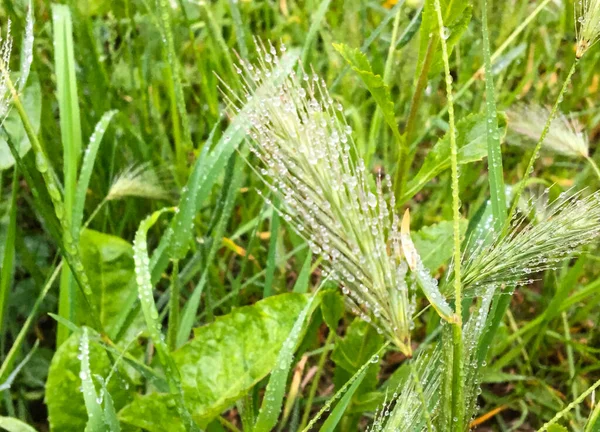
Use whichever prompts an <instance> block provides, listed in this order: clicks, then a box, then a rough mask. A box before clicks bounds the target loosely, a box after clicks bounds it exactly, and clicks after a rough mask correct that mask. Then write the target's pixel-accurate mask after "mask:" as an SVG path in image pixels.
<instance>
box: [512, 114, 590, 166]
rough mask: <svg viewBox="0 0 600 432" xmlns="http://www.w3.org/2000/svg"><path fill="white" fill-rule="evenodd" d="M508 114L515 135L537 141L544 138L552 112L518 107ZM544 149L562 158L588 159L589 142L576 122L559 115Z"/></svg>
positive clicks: (548, 135) (551, 128)
mask: <svg viewBox="0 0 600 432" xmlns="http://www.w3.org/2000/svg"><path fill="white" fill-rule="evenodd" d="M507 115H508V125H509V127H510V128H511V129H512V130H513V131H514V132H516V133H518V134H520V135H524V136H526V137H527V138H530V139H532V140H537V139H538V138H539V137H540V136H541V135H542V132H543V130H544V123H545V122H546V119H547V118H548V117H549V116H550V110H549V109H548V108H545V107H542V106H539V105H525V104H519V105H517V106H515V107H513V108H511V109H510V110H508V112H507ZM542 148H545V149H546V150H548V151H551V152H554V153H558V154H560V155H563V156H568V157H576V158H581V157H584V158H586V157H587V156H588V154H589V141H588V137H587V135H586V134H585V132H583V126H582V125H581V124H580V123H579V122H578V121H577V120H575V119H572V118H569V117H567V116H566V115H564V114H562V113H560V112H559V113H557V115H556V117H555V118H554V119H553V120H552V123H551V124H550V128H549V130H548V134H547V135H546V138H545V139H544V142H543V143H542Z"/></svg>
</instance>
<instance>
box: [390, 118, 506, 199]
mask: <svg viewBox="0 0 600 432" xmlns="http://www.w3.org/2000/svg"><path fill="white" fill-rule="evenodd" d="M499 120H500V121H501V123H500V126H499V128H498V134H500V135H503V134H504V133H505V131H506V121H505V120H504V117H501V118H499ZM486 131H487V119H486V115H485V113H477V114H469V115H468V116H467V117H465V118H463V119H461V120H460V121H459V122H458V123H457V124H456V145H457V146H458V163H459V165H464V164H467V163H471V162H476V161H479V160H482V159H483V158H484V157H486V156H487V140H486V133H487V132H486ZM448 168H450V136H449V134H446V135H444V137H443V138H442V139H441V140H439V141H438V142H437V143H436V144H435V146H433V148H432V149H431V150H430V151H429V152H428V153H427V156H426V157H425V160H424V161H423V164H422V165H421V168H420V169H419V172H418V173H417V174H416V175H415V176H414V177H413V179H412V180H411V181H409V182H408V185H407V188H406V192H405V194H404V196H403V197H402V200H401V201H403V202H404V201H406V200H408V199H410V198H411V197H412V196H413V195H414V194H416V193H417V192H418V191H420V190H421V189H422V188H423V186H425V185H426V184H427V182H429V181H430V180H431V179H432V178H434V177H435V176H437V175H438V174H440V173H441V172H442V171H444V170H447V169H448Z"/></svg>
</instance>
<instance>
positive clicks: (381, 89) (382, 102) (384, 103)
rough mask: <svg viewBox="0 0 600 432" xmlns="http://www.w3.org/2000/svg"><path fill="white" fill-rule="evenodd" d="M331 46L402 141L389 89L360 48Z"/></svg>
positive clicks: (340, 45) (342, 45) (397, 137)
mask: <svg viewBox="0 0 600 432" xmlns="http://www.w3.org/2000/svg"><path fill="white" fill-rule="evenodd" d="M333 47H334V48H335V49H336V50H337V52H339V53H340V54H341V55H342V57H344V60H346V62H348V64H349V65H350V66H351V67H352V70H354V71H355V72H356V73H357V74H358V76H359V77H360V78H361V80H362V82H363V83H364V84H365V86H366V87H367V89H368V90H369V93H371V96H373V99H375V102H377V105H378V106H379V108H380V109H381V112H382V114H383V118H384V119H385V122H386V123H387V124H388V126H389V127H390V129H391V130H392V133H393V134H394V137H396V139H397V140H398V143H401V142H402V141H403V138H402V136H401V135H400V132H399V131H398V125H397V124H396V115H395V114H394V103H393V102H392V97H391V95H390V89H389V88H388V86H387V85H386V84H385V82H384V81H383V78H382V77H381V75H377V74H375V73H373V69H372V68H371V64H370V63H369V60H368V59H367V56H365V55H364V54H363V53H362V52H360V50H358V49H353V48H350V47H349V46H347V45H344V44H333Z"/></svg>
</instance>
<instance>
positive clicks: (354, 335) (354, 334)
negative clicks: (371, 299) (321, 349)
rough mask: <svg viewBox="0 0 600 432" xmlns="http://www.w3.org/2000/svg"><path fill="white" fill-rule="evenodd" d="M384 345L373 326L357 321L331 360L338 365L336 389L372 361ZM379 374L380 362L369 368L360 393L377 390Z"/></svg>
mask: <svg viewBox="0 0 600 432" xmlns="http://www.w3.org/2000/svg"><path fill="white" fill-rule="evenodd" d="M382 344H383V336H382V335H380V334H378V333H377V331H376V330H375V328H373V326H372V325H370V324H368V323H366V322H364V321H363V320H361V319H359V318H357V319H355V320H354V321H353V322H352V324H350V326H349V327H348V328H347V330H346V335H345V336H344V337H343V338H342V339H340V340H339V341H338V342H337V343H336V345H335V348H334V349H333V352H332V353H331V360H333V362H334V363H335V364H336V368H335V376H334V382H335V385H336V387H338V388H340V387H341V386H342V385H343V384H344V383H345V382H347V381H348V379H349V378H350V377H351V376H352V375H353V374H355V373H356V372H357V371H358V370H359V369H360V368H361V367H362V366H363V365H364V364H366V363H367V362H369V361H371V360H372V357H373V355H375V354H376V353H377V352H378V351H379V349H380V348H381V345H382ZM378 373H379V362H376V363H373V364H370V365H369V366H368V368H367V369H366V372H365V378H364V380H363V382H362V384H361V385H360V389H359V393H364V392H365V391H372V390H374V389H375V386H376V385H377V374H378Z"/></svg>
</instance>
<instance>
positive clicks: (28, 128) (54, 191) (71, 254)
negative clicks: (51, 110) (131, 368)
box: [0, 62, 104, 334]
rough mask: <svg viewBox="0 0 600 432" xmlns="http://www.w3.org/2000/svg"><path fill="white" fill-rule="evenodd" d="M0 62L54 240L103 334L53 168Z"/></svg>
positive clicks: (99, 330)
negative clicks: (50, 215)
mask: <svg viewBox="0 0 600 432" xmlns="http://www.w3.org/2000/svg"><path fill="white" fill-rule="evenodd" d="M1 65H2V63H1V62H0V73H1V74H2V75H3V76H4V78H5V79H6V83H7V85H8V88H9V91H10V92H11V96H12V103H13V105H14V107H15V108H16V110H17V112H18V114H19V117H20V119H21V122H22V123H23V128H24V129H25V133H26V134H27V137H28V138H29V141H30V143H31V148H32V149H33V151H34V153H35V158H36V166H37V169H38V171H39V172H40V174H41V175H42V178H43V179H44V183H45V184H46V187H47V189H48V193H49V195H50V199H51V200H52V205H53V207H54V212H55V214H56V217H57V219H58V221H59V223H60V227H61V229H62V231H63V232H62V237H63V238H62V239H61V238H57V239H56V241H58V242H59V245H60V246H61V250H62V251H63V253H64V256H65V258H66V260H67V263H68V264H69V268H70V269H71V272H72V274H73V275H74V276H75V279H76V281H77V284H78V285H79V287H80V288H81V291H82V293H83V295H84V298H85V300H86V302H87V305H88V307H89V308H90V312H91V320H92V322H93V324H94V327H95V329H96V330H97V331H98V332H100V333H102V334H104V330H103V328H102V323H101V321H100V316H99V315H98V311H97V309H96V306H95V303H94V301H93V291H92V287H91V285H90V283H89V279H88V277H87V275H86V274H85V269H84V266H83V263H82V262H81V255H80V253H79V246H78V244H77V243H76V242H75V241H73V237H72V235H71V223H70V221H69V220H68V219H67V218H65V217H64V203H63V200H62V197H61V194H60V189H59V186H58V184H57V181H56V179H55V178H54V174H53V172H52V170H51V169H50V165H49V162H48V158H47V157H46V154H45V152H44V149H43V147H42V144H41V143H40V141H39V140H38V138H37V134H36V133H35V131H34V130H33V126H32V124H31V122H30V121H29V117H28V116H27V113H26V112H25V108H24V107H23V104H22V103H21V99H20V98H19V94H18V92H17V89H16V88H15V87H14V85H13V82H12V80H11V79H10V76H9V74H8V71H7V70H6V69H5V68H4V67H2V66H1ZM17 157H18V155H17ZM15 159H16V158H15ZM61 240H62V242H61Z"/></svg>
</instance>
